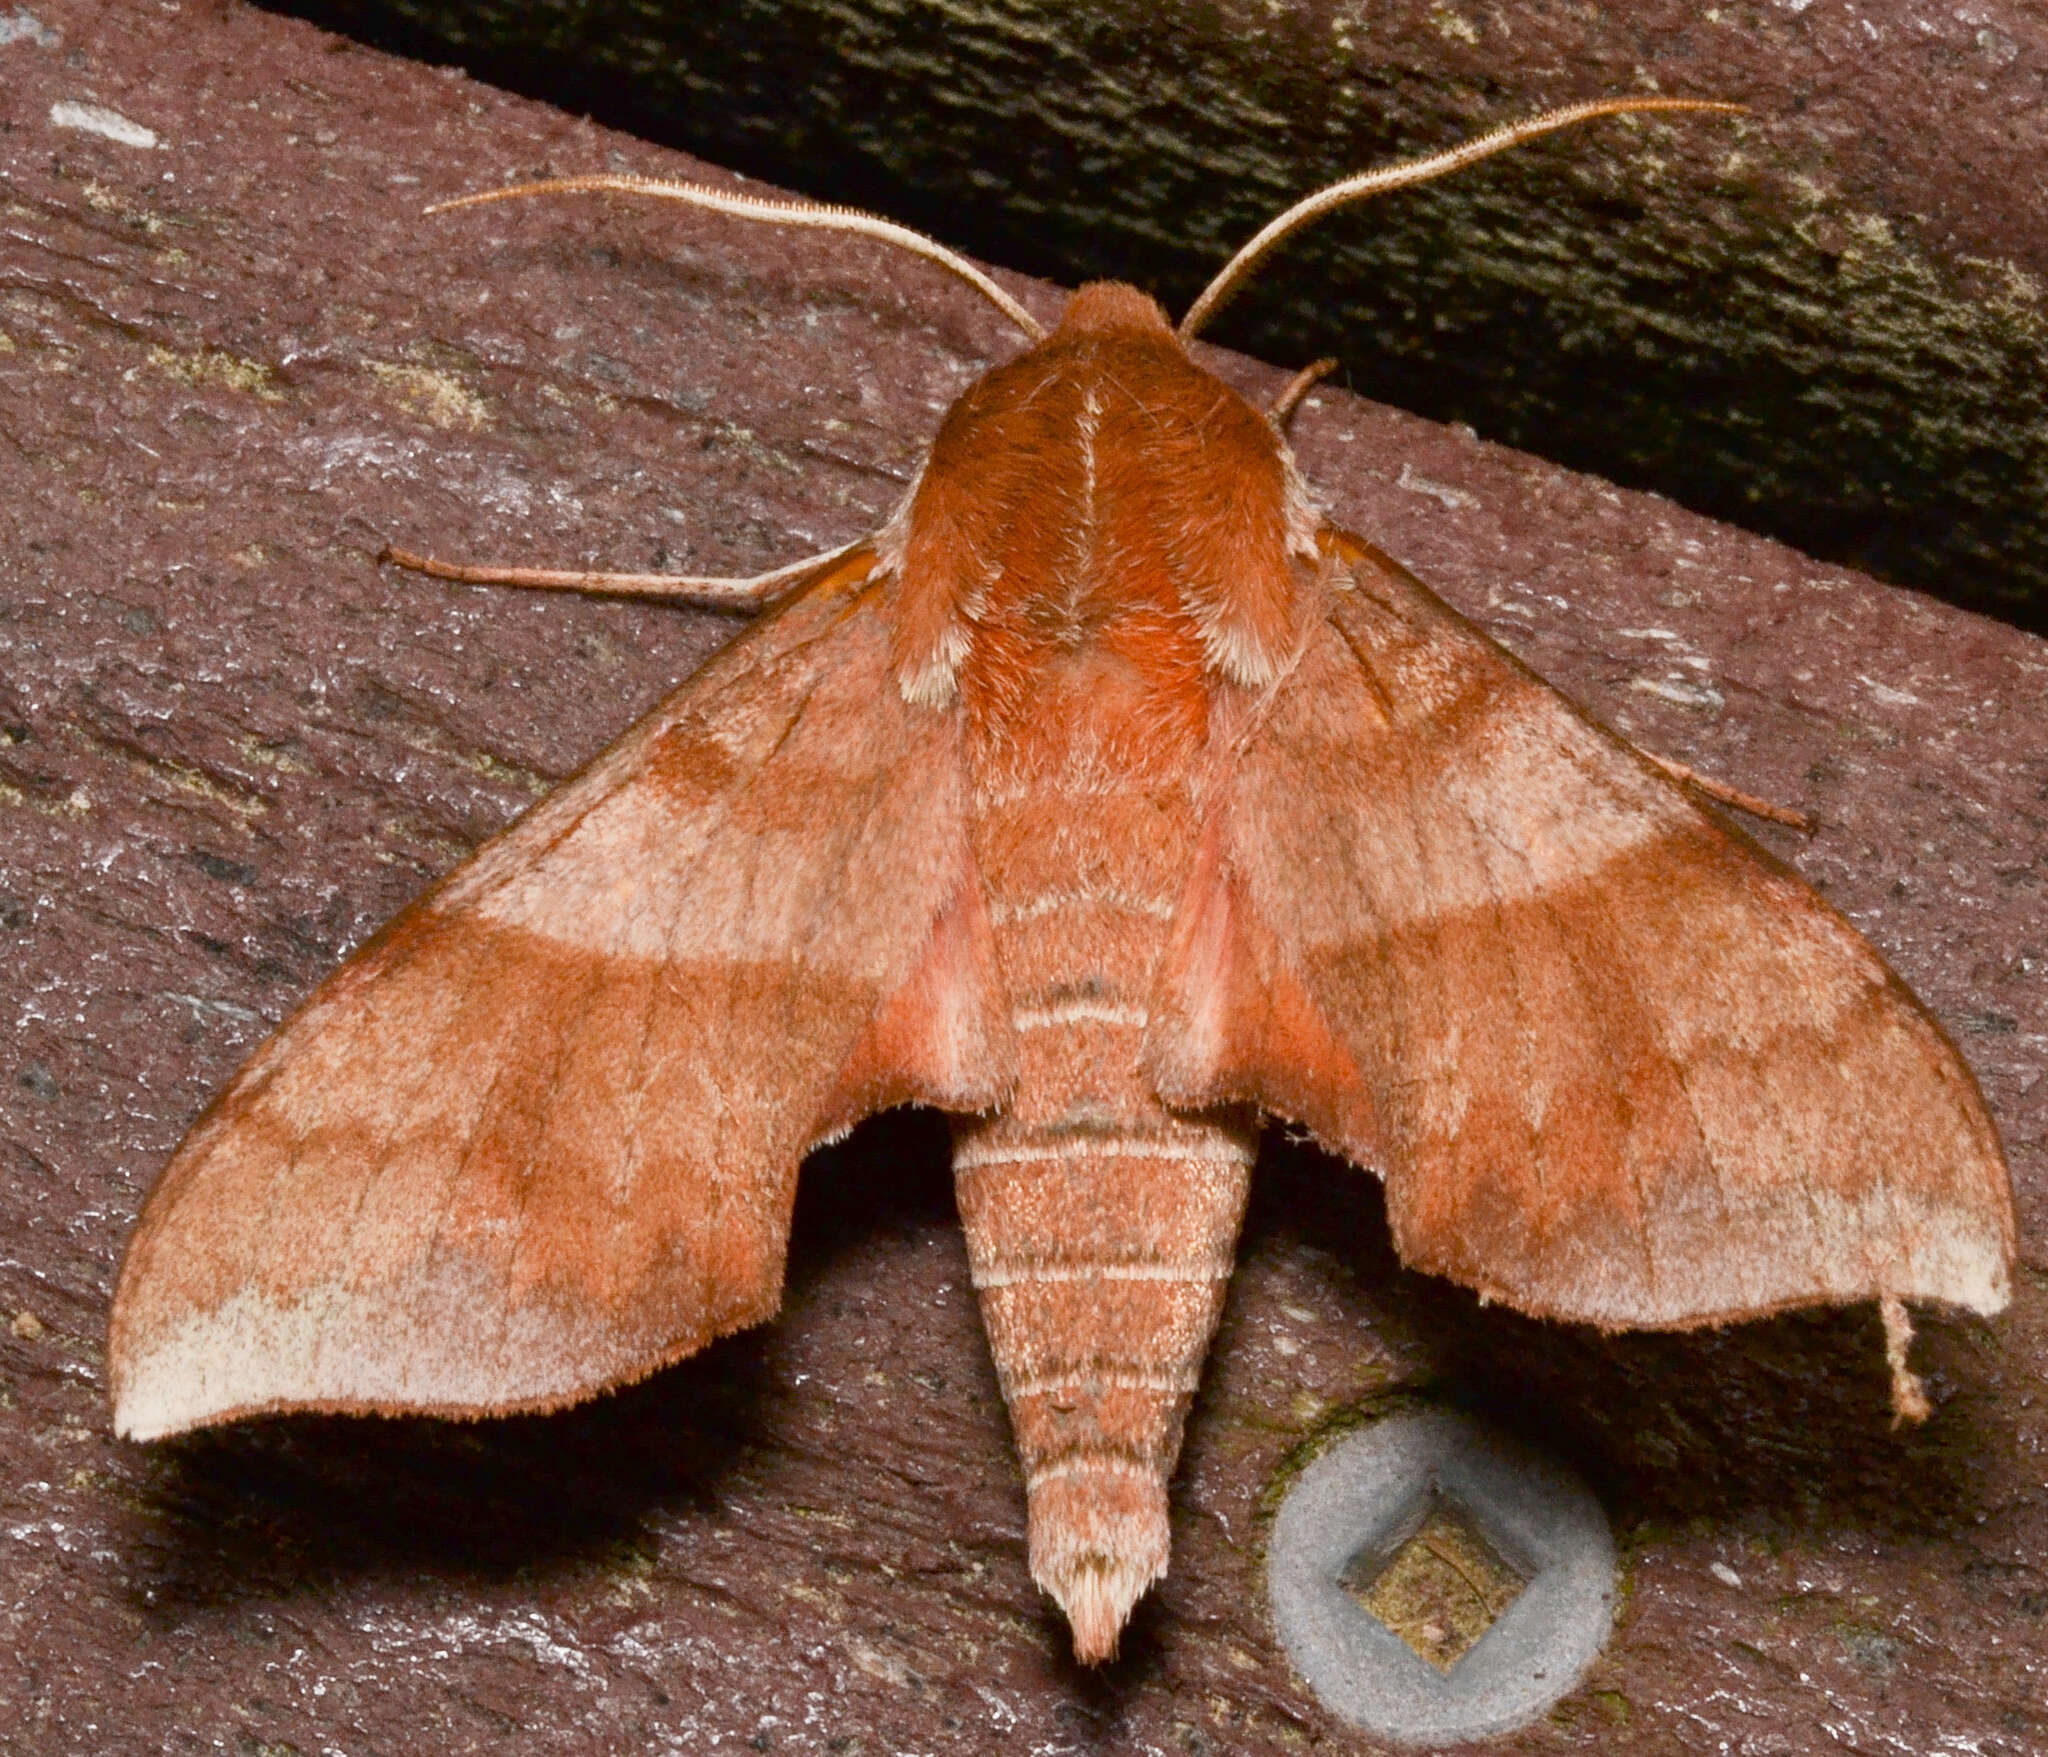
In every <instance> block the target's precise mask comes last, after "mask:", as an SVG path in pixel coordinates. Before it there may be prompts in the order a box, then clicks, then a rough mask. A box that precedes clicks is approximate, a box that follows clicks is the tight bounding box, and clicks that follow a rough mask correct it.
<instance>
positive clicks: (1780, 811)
mask: <svg viewBox="0 0 2048 1757" xmlns="http://www.w3.org/2000/svg"><path fill="white" fill-rule="evenodd" d="M1630 748H1631V749H1632V750H1634V751H1635V753H1636V754H1637V755H1638V756H1640V757H1643V758H1645V759H1646V760H1648V761H1650V762H1652V763H1655V764H1656V765H1657V767H1658V768H1660V769H1662V770H1663V771H1664V773H1665V774H1667V775H1669V776H1670V777H1671V778H1672V780H1674V781H1676V782H1677V783H1678V784H1679V785H1680V786H1681V787H1693V788H1697V789H1698V790H1699V791H1700V792H1702V793H1704V794H1705V795H1706V796H1707V797H1708V798H1709V799H1715V800H1719V801H1720V803H1721V804H1723V805H1725V806H1728V807H1730V808H1731V809H1733V810H1735V811H1740V812H1747V813H1748V814H1749V815H1750V816H1751V817H1760V818H1768V819H1769V820H1770V821H1771V822H1772V823H1774V824H1789V825H1790V826H1791V827H1792V828H1793V829H1795V830H1803V831H1805V832H1806V833H1807V834H1808V835H1811V834H1812V833H1813V819H1812V818H1810V817H1808V816H1807V815H1806V813H1805V812H1803V811H1794V810H1793V809H1792V807H1791V806H1789V805H1773V804H1772V803H1771V802H1770V801H1769V800H1768V799H1759V798H1758V797H1757V796H1756V795H1755V794H1754V793H1745V792H1743V791H1742V789H1741V788H1739V787H1731V786H1729V785H1728V783H1727V782H1726V781H1717V780H1715V779H1714V778H1713V776H1711V775H1702V774H1701V773H1700V772H1699V771H1698V770H1697V769H1689V768H1687V767H1686V766H1685V764H1683V763H1674V762H1673V761H1672V760H1671V759H1670V758H1669V757H1663V756H1659V755H1658V754H1657V753H1656V752H1655V751H1654V750H1645V749H1643V747H1642V746H1641V745H1640V744H1637V745H1632V746H1631V747H1630Z"/></svg>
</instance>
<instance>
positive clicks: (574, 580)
mask: <svg viewBox="0 0 2048 1757" xmlns="http://www.w3.org/2000/svg"><path fill="white" fill-rule="evenodd" d="M866 541H867V539H866V538H862V539H861V540H860V543H865V542H866ZM860 543H853V544H842V545H841V546H840V547H839V548H837V549H828V550H826V551H825V552H824V553H823V554H821V555H806V556H805V557H804V558H803V560H801V561H792V562H790V563H788V564H787V565H786V566H783V567H778V568H775V569H772V570H771V571H770V572H768V573H760V574H753V575H749V576H744V577H720V576H713V575H689V574H674V573H596V572H592V571H589V570H586V569H581V568H552V567H485V566H475V565H472V564H470V563H467V562H460V561H437V560H436V559H435V558H434V557H432V556H430V555H415V554H413V553H412V552H411V551H410V550H408V549H400V548H397V547H395V546H393V545H390V544H387V545H386V546H385V548H384V552H383V553H382V554H381V555H379V556H378V557H377V559H378V560H379V561H380V562H385V561H388V562H390V563H391V564H392V565H393V566H394V567H403V568H409V569H410V570H411V571H412V572H414V573H423V574H428V575H431V576H432V577H433V578H434V579H437V580H459V581H461V582H462V583H463V584H465V585H472V586H525V587H529V588H532V589H536V590H539V591H545V592H588V593H591V594H593V595H595V596H602V597H607V598H667V599H673V600H676V601H678V602H681V603H686V604H697V605H702V606H706V607H708V608H711V609H715V610H759V609H761V608H763V607H764V606H766V605H768V604H772V603H773V602H774V601H775V600H776V599H777V598H779V597H780V596H782V594H783V593H785V592H786V591H788V590H789V589H790V588H791V587H792V586H795V585H797V584H799V583H800V582H801V581H803V580H805V579H806V578H808V577H810V576H811V575H813V574H815V573H818V572H819V571H820V570H822V569H823V568H825V567H826V566H827V565H829V564H830V563H832V562H834V561H838V560H840V559H841V558H842V557H845V556H848V555H851V554H852V552H853V551H854V550H855V549H857V548H859V547H860Z"/></svg>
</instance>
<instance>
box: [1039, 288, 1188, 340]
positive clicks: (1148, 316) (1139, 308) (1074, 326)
mask: <svg viewBox="0 0 2048 1757" xmlns="http://www.w3.org/2000/svg"><path fill="white" fill-rule="evenodd" d="M1133 331H1136V332H1138V333H1140V334H1146V335H1160V336H1171V335H1172V334H1173V323H1172V321H1171V320H1170V319H1169V318H1168V317H1167V315H1166V313H1165V312H1164V311H1163V310H1161V309H1160V305H1159V301H1158V300H1157V299H1155V298H1153V297H1152V295H1151V294H1149V293H1141V292H1139V291H1138V289H1137V288H1136V287H1133V286H1127V285H1126V284H1125V283H1124V282H1122V281H1090V282H1089V283H1088V284H1087V285H1086V286H1085V287H1083V288H1082V289H1081V290H1080V291H1079V292H1078V293H1076V294H1075V295H1074V296H1073V298H1071V299H1070V300H1068V301H1067V308H1066V310H1065V311H1064V312H1063V313H1062V314H1061V316H1060V326H1059V328H1058V329H1057V330H1056V331H1054V332H1053V333H1054V338H1055V339H1058V338H1059V337H1062V336H1084V335H1128V334H1130V333H1132V332H1133Z"/></svg>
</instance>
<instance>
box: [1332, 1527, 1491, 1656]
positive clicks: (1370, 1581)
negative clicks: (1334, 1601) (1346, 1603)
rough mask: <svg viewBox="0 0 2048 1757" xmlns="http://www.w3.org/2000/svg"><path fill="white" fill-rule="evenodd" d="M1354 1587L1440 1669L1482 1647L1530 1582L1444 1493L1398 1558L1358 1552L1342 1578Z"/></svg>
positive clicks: (1375, 1611)
mask: <svg viewBox="0 0 2048 1757" xmlns="http://www.w3.org/2000/svg"><path fill="white" fill-rule="evenodd" d="M1339 1584H1341V1585H1342V1586H1343V1588H1344V1590H1345V1591H1346V1592H1348V1593H1349V1594H1350V1595H1351V1596H1352V1598H1354V1599H1356V1600H1357V1601H1358V1603H1360V1604H1361V1605H1363V1606H1364V1607H1365V1608H1366V1609H1367V1610H1368V1611H1370V1612H1371V1613H1372V1614H1373V1615H1374V1616H1375V1617H1377V1618H1378V1619H1379V1620H1380V1621H1381V1622H1382V1623H1384V1624H1386V1626H1387V1627H1388V1628H1389V1629H1391V1630H1393V1632H1394V1633H1395V1634H1396V1635H1398V1636H1400V1637H1401V1639H1402V1640H1403V1641H1405V1642H1407V1644H1408V1645H1409V1646H1410V1647H1411V1648H1413V1649H1414V1650H1415V1652H1416V1653H1417V1654H1418V1655H1419V1656H1420V1657H1421V1658H1423V1659H1426V1660H1427V1661H1429V1663H1430V1664H1431V1665H1433V1666H1435V1667H1436V1669H1437V1670H1438V1671H1440V1672H1448V1671H1450V1669H1451V1668H1452V1667H1453V1666H1455V1665H1456V1664H1457V1663H1458V1661H1459V1660H1461V1659H1463V1658H1464V1657H1465V1655H1466V1654H1468V1653H1470V1652H1471V1651H1472V1649H1473V1648H1474V1647H1475V1646H1477V1645H1478V1643H1479V1638H1480V1637H1481V1636H1482V1635H1484V1634H1485V1633H1486V1631H1487V1630H1489V1629H1490V1628H1492V1627H1493V1625H1494V1624H1495V1623H1496V1622H1498V1621H1499V1620H1500V1617H1501V1613H1502V1612H1504V1611H1505V1610H1506V1609H1507V1608H1508V1606H1509V1605H1511V1604H1513V1603H1514V1602H1515V1600H1516V1599H1517V1598H1519V1597H1520V1596H1521V1595H1522V1589H1523V1588H1524V1587H1526V1586H1527V1585H1528V1584H1529V1576H1528V1575H1527V1574H1525V1573H1523V1572H1522V1571H1521V1570H1520V1569H1519V1568H1517V1567H1516V1566H1515V1565H1514V1564H1513V1563H1512V1562H1510V1561H1509V1560H1508V1559H1507V1558H1506V1557H1505V1556H1503V1555H1502V1554H1501V1553H1500V1551H1499V1550H1498V1549H1496V1548H1495V1547H1494V1545H1493V1544H1492V1543H1490V1542H1489V1541H1488V1540H1487V1537H1486V1534H1485V1533H1484V1532H1483V1531H1481V1530H1480V1528H1479V1526H1478V1525H1477V1524H1476V1523H1475V1522H1474V1520H1473V1519H1472V1516H1471V1515H1470V1514H1469V1513H1467V1512H1466V1511H1465V1509H1464V1508H1463V1507H1461V1506H1459V1505H1458V1503H1457V1502H1456V1501H1454V1500H1452V1499H1451V1498H1450V1497H1449V1496H1447V1495H1445V1494H1443V1493H1442V1492H1441V1491H1438V1492H1435V1493H1432V1494H1431V1495H1430V1497H1429V1500H1428V1502H1427V1504H1426V1506H1425V1507H1424V1510H1423V1514H1422V1522H1421V1523H1420V1524H1419V1525H1418V1526H1416V1528H1415V1531H1414V1534H1413V1535H1412V1536H1411V1537H1409V1538H1408V1540H1407V1541H1406V1542H1405V1543H1402V1544H1400V1545H1399V1546H1398V1547H1396V1549H1395V1550H1394V1553H1393V1554H1392V1555H1391V1556H1388V1555H1385V1554H1384V1552H1381V1553H1376V1554H1364V1555H1360V1556H1358V1557H1357V1558H1356V1559H1355V1560H1353V1562H1352V1563H1351V1565H1350V1566H1349V1567H1347V1568H1346V1569H1345V1570H1344V1573H1343V1575H1342V1576H1341V1578H1340V1581H1339Z"/></svg>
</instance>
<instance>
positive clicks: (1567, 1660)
mask: <svg viewBox="0 0 2048 1757" xmlns="http://www.w3.org/2000/svg"><path fill="white" fill-rule="evenodd" d="M1439 1495H1440V1496H1442V1497H1443V1498H1445V1499H1447V1500H1450V1501H1453V1502H1455V1503H1456V1504H1457V1506H1458V1507H1459V1509H1460V1510H1461V1511H1462V1512H1463V1513H1464V1515H1465V1516H1466V1517H1467V1518H1468V1519H1470V1520H1471V1522H1472V1523H1473V1525H1474V1526H1475V1527H1477V1529H1478V1530H1479V1531H1480V1532H1481V1533H1482V1534H1483V1535H1484V1536H1485V1538H1486V1540H1487V1541H1488V1542H1489V1543H1491V1544H1492V1545H1493V1546H1494V1547H1495V1548H1496V1549H1497V1550H1498V1551H1499V1552H1500V1553H1501V1555H1502V1556H1503V1557H1504V1558H1505V1559H1506V1560H1507V1561H1509V1562H1510V1563H1512V1564H1513V1566H1514V1567H1515V1568H1516V1570H1517V1571H1518V1572H1520V1573H1522V1574H1524V1575H1525V1576H1526V1577H1527V1578H1528V1582H1529V1583H1528V1585H1527V1586H1526V1587H1525V1588H1524V1589H1523V1591H1522V1594H1521V1596H1520V1597H1518V1598H1517V1599H1516V1600H1515V1601H1514V1603H1513V1604H1511V1605H1509V1606H1508V1608H1507V1609H1506V1611H1504V1612H1503V1613H1502V1614H1501V1616H1500V1618H1499V1619H1498V1620H1497V1621H1496V1622H1495V1623H1494V1624H1493V1625H1492V1627H1491V1628H1489V1629H1488V1630H1487V1631H1486V1633H1485V1634H1484V1635H1482V1636H1481V1637H1480V1638H1479V1640H1478V1641H1477V1642H1476V1643H1475V1644H1474V1645H1473V1647H1472V1648H1471V1650H1470V1651H1469V1652H1467V1653H1466V1654H1465V1655H1464V1657H1463V1658H1461V1659H1460V1660H1459V1661H1458V1663H1457V1664H1456V1665H1455V1666H1453V1667H1452V1668H1451V1670H1450V1671H1449V1672H1448V1673H1444V1672H1439V1671H1438V1670H1437V1669H1436V1667H1434V1666H1433V1665H1431V1664H1430V1663H1429V1662H1428V1661H1427V1660H1425V1659H1423V1658H1422V1657H1421V1656H1420V1655H1419V1654H1417V1653H1416V1652H1415V1651H1414V1650H1413V1649H1412V1648H1411V1647H1409V1645H1408V1644H1407V1643H1406V1642H1405V1641H1403V1640H1402V1639H1401V1637H1400V1636H1398V1635H1396V1634H1395V1633H1394V1632H1393V1630H1391V1629H1389V1628H1388V1627H1387V1626H1386V1625H1385V1624H1384V1623H1382V1622H1381V1621H1380V1620H1379V1619H1378V1618H1377V1617H1375V1616H1374V1615H1373V1614H1372V1613H1371V1612H1370V1611H1368V1610H1367V1609H1366V1608H1365V1607H1364V1606H1363V1605H1361V1604H1359V1603H1358V1601H1357V1600H1356V1599H1354V1598H1353V1597H1352V1596H1351V1595H1350V1593H1348V1592H1347V1591H1345V1589H1344V1587H1343V1585H1342V1580H1343V1577H1344V1575H1345V1574H1346V1572H1347V1571H1348V1570H1351V1569H1353V1568H1354V1567H1356V1566H1357V1565H1358V1564H1360V1563H1361V1562H1363V1563H1365V1564H1366V1566H1367V1568H1368V1570H1371V1569H1373V1568H1375V1567H1376V1566H1378V1565H1380V1564H1383V1563H1385V1562H1386V1561H1388V1560H1390V1559H1391V1558H1392V1556H1393V1555H1394V1553H1395V1552H1396V1551H1398V1550H1399V1549H1400V1548H1401V1546H1402V1545H1403V1544H1405V1543H1406V1542H1407V1541H1408V1539H1409V1538H1410V1537H1411V1536H1412V1535H1413V1533H1414V1532H1415V1529H1416V1527H1417V1526H1418V1525H1419V1524H1420V1523H1421V1521H1422V1519H1423V1518H1424V1516H1425V1515H1426V1513H1427V1511H1428V1509H1429V1506H1430V1503H1431V1500H1432V1497H1434V1496H1439ZM1266 1588H1267V1592H1268V1594H1269V1595H1270V1598H1271V1601H1272V1606H1273V1621H1274V1623H1275V1624H1276V1625H1277V1626H1278V1628H1279V1632H1280V1640H1281V1642H1282V1644H1283V1645H1284V1646H1285V1647H1286V1649H1287V1654H1288V1657H1289V1658H1290V1659H1292V1660H1293V1662H1294V1664H1295V1667H1296V1669H1297V1670H1299V1671H1300V1673H1301V1675H1302V1676H1303V1677H1304V1678H1306V1679H1307V1680H1308V1683H1309V1685H1310V1687H1311V1688H1312V1689H1313V1690H1314V1691H1315V1693H1316V1695H1317V1696H1319V1697H1320V1698H1321V1699H1322V1701H1323V1702H1324V1704H1325V1705H1326V1706H1327V1707H1329V1708H1330V1709H1331V1710H1333V1711H1334V1712H1335V1713H1337V1714H1339V1715H1342V1716H1343V1717H1344V1718H1345V1719H1346V1720H1348V1721H1350V1722H1352V1723H1353V1724H1354V1725H1356V1726H1360V1727H1363V1728H1365V1729H1366V1730H1368V1731H1369V1732H1372V1733H1376V1734H1378V1735H1379V1736H1380V1737H1382V1738H1386V1739H1393V1740H1397V1741H1399V1742H1402V1743H1405V1744H1418V1745H1419V1744H1433V1743H1442V1742H1447V1741H1452V1740H1459V1739H1483V1738H1489V1737H1492V1736H1494V1735H1496V1734H1499V1733H1506V1732H1512V1731H1513V1730H1514V1729H1516V1728H1517V1727H1522V1726H1526V1725H1528V1723H1529V1722H1530V1721H1532V1720H1535V1719H1536V1718H1537V1717H1538V1716H1540V1715H1541V1714H1543V1713H1544V1711H1545V1710H1547V1709H1548V1708H1549V1707H1550V1706H1551V1705H1552V1704H1553V1703H1555V1702H1556V1701H1557V1700H1558V1699H1559V1698H1560V1697H1562V1696H1564V1695H1565V1694H1566V1693H1567V1692H1569V1691H1570V1690H1571V1689H1573V1688H1574V1687H1575V1686H1576V1685H1577V1684H1578V1682H1579V1680H1580V1679H1581V1678H1583V1677H1584V1676H1585V1675H1586V1668H1587V1667H1588V1666H1590V1665H1591V1664H1592V1663H1593V1660H1594V1658H1595V1656H1596V1655H1598V1653H1599V1652H1600V1649H1601V1648H1602V1646H1604V1645H1605V1644H1606V1641H1607V1637H1608V1634H1609V1632H1610V1631H1611V1630H1612V1628H1613V1624H1614V1599H1615V1554H1614V1539H1613V1536H1612V1534H1611V1533H1610V1532H1609V1531H1608V1528H1607V1516H1606V1514H1605V1513H1603V1512H1602V1511H1601V1508H1600V1503H1599V1502H1598V1501H1597V1500H1595V1499H1594V1498H1593V1494H1592V1491H1591V1490H1589V1489H1588V1488H1587V1487H1586V1485H1585V1484H1584V1483H1583V1482H1582V1481H1581V1480H1580V1479H1579V1477H1578V1476H1577V1474H1576V1473H1575V1472H1573V1471H1571V1470H1570V1469H1568V1468H1567V1467H1566V1466H1565V1465H1563V1464H1561V1463H1560V1462H1558V1461H1557V1460H1555V1459H1551V1458H1546V1457H1542V1456H1540V1455H1539V1454H1537V1453H1534V1452H1532V1451H1530V1450H1529V1449H1528V1448H1527V1447H1526V1446H1522V1445H1519V1444H1517V1443H1516V1442H1515V1441H1512V1440H1510V1439H1508V1438H1506V1437H1505V1436H1504V1435H1501V1434H1497V1433H1494V1432H1492V1431H1491V1430H1489V1429H1487V1428H1485V1427H1482V1426H1481V1425H1480V1424H1479V1423H1477V1422H1475V1421H1472V1420H1470V1419H1468V1418H1466V1417H1464V1416H1459V1415H1453V1414H1451V1413H1449V1412H1448V1411H1438V1410H1432V1411H1428V1412H1424V1413H1419V1414H1412V1415H1401V1416H1392V1417H1389V1418H1388V1419H1387V1420H1385V1421H1382V1422H1378V1423H1376V1424H1375V1425H1373V1426H1372V1427H1369V1428H1366V1429H1364V1430H1362V1431H1361V1432H1359V1433H1356V1434H1353V1435H1351V1436H1349V1437H1348V1438H1347V1439H1345V1440H1343V1441H1342V1442H1340V1443H1339V1444H1338V1445H1337V1446H1335V1447H1333V1448H1332V1449H1331V1450H1330V1451H1328V1452H1326V1453H1325V1454H1324V1455H1323V1456H1322V1457H1321V1458H1319V1459H1317V1460H1316V1462H1315V1463H1314V1464H1313V1465H1311V1466H1310V1467H1309V1468H1308V1469H1307V1470H1306V1471H1304V1472H1303V1473H1302V1476H1301V1480H1300V1481H1299V1482H1297V1483H1296V1484H1295V1485H1294V1487H1293V1488H1292V1489H1291V1490H1289V1491H1288V1494H1287V1497H1286V1499H1285V1500H1284V1501H1282V1502H1281V1504H1280V1512H1279V1517H1278V1518H1277V1519H1276V1520H1275V1521H1274V1525H1273V1542H1272V1547H1271V1550H1270V1551H1269V1553H1268V1555H1267V1559H1266Z"/></svg>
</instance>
